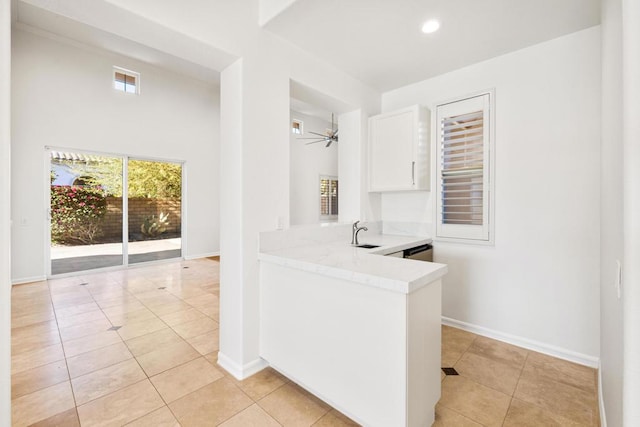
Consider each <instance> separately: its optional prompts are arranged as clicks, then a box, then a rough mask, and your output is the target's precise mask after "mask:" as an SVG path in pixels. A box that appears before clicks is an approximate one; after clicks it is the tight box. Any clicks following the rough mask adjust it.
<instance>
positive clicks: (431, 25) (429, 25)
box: [422, 19, 440, 34]
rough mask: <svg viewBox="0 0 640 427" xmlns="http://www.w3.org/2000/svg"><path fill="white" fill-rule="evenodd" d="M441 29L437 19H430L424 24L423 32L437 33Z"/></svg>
mask: <svg viewBox="0 0 640 427" xmlns="http://www.w3.org/2000/svg"><path fill="white" fill-rule="evenodd" d="M439 28H440V22H439V21H438V20H437V19H429V20H428V21H426V22H425V23H424V24H422V32H423V33H425V34H431V33H435V32H436V31H438V29H439Z"/></svg>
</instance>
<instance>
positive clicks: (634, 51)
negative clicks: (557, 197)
mask: <svg viewBox="0 0 640 427" xmlns="http://www.w3.org/2000/svg"><path fill="white" fill-rule="evenodd" d="M622 11H623V14H622V48H623V53H622V55H623V56H622V58H623V59H622V61H623V67H622V73H623V75H622V81H623V88H624V91H623V109H624V112H623V141H624V236H625V241H624V274H623V283H624V288H623V292H624V297H623V298H624V356H623V357H624V371H623V372H624V380H623V402H622V405H623V406H622V407H623V425H624V426H629V427H631V426H637V425H640V405H638V402H640V326H639V325H640V261H639V260H640V139H638V135H640V120H638V117H640V2H638V0H623V2H622Z"/></svg>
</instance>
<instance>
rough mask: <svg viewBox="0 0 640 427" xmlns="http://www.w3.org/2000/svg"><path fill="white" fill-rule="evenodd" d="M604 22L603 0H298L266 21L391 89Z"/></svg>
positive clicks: (298, 42)
mask: <svg viewBox="0 0 640 427" xmlns="http://www.w3.org/2000/svg"><path fill="white" fill-rule="evenodd" d="M430 18H437V19H438V20H440V22H441V28H440V30H439V31H438V32H436V33H434V34H422V33H421V31H420V28H421V25H422V23H423V22H424V21H425V20H427V19H430ZM599 23H600V0H297V1H295V2H293V4H291V5H290V6H289V7H288V8H286V9H285V10H284V11H283V12H281V13H280V14H279V15H277V16H275V17H274V18H273V19H271V20H270V21H269V22H268V23H267V24H266V25H265V28H266V29H268V30H269V31H272V32H273V33H275V34H277V35H279V36H281V37H283V38H285V39H287V40H289V41H290V42H292V43H294V44H296V45H298V46H299V47H301V48H302V49H304V50H306V51H308V52H310V53H312V54H314V55H316V56H318V57H320V58H322V59H324V60H325V61H328V62H330V63H332V64H334V65H335V66H336V67H337V68H340V69H342V70H344V71H346V72H347V73H349V74H351V75H353V76H354V77H356V78H358V79H360V80H361V81H363V82H365V83H367V84H369V85H370V86H372V87H374V88H377V89H379V90H382V91H386V90H390V89H395V88H397V87H400V86H404V85H407V84H410V83H413V82H417V81H421V80H424V79H427V78H429V77H433V76H436V75H439V74H442V73H445V72H448V71H452V70H455V69H458V68H461V67H464V66H467V65H471V64H473V63H476V62H479V61H482V60H486V59H489V58H492V57H495V56H498V55H501V54H504V53H507V52H511V51H515V50H518V49H522V48H524V47H527V46H531V45H534V44H536V43H540V42H543V41H546V40H551V39H553V38H556V37H560V36H562V35H565V34H569V33H572V32H575V31H579V30H582V29H585V28H589V27H592V26H594V25H598V24H599Z"/></svg>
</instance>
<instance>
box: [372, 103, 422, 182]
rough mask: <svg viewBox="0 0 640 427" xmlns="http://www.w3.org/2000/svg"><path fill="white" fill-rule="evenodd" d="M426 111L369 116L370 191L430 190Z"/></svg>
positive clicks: (405, 110) (415, 109)
mask: <svg viewBox="0 0 640 427" xmlns="http://www.w3.org/2000/svg"><path fill="white" fill-rule="evenodd" d="M429 189H430V188H429V110H427V109H426V108H424V107H421V106H419V105H414V106H412V107H408V108H403V109H402V110H398V111H393V112H390V113H385V114H380V115H378V116H373V117H371V118H369V191H372V192H379V191H406V190H429Z"/></svg>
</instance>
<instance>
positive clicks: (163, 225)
mask: <svg viewBox="0 0 640 427" xmlns="http://www.w3.org/2000/svg"><path fill="white" fill-rule="evenodd" d="M168 225H169V214H164V213H162V212H160V216H159V217H156V216H155V215H151V216H148V217H146V218H145V219H144V221H143V222H142V225H141V226H140V232H141V233H142V234H143V235H144V236H145V237H157V236H159V235H161V234H162V233H164V232H165V231H167V226H168Z"/></svg>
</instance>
